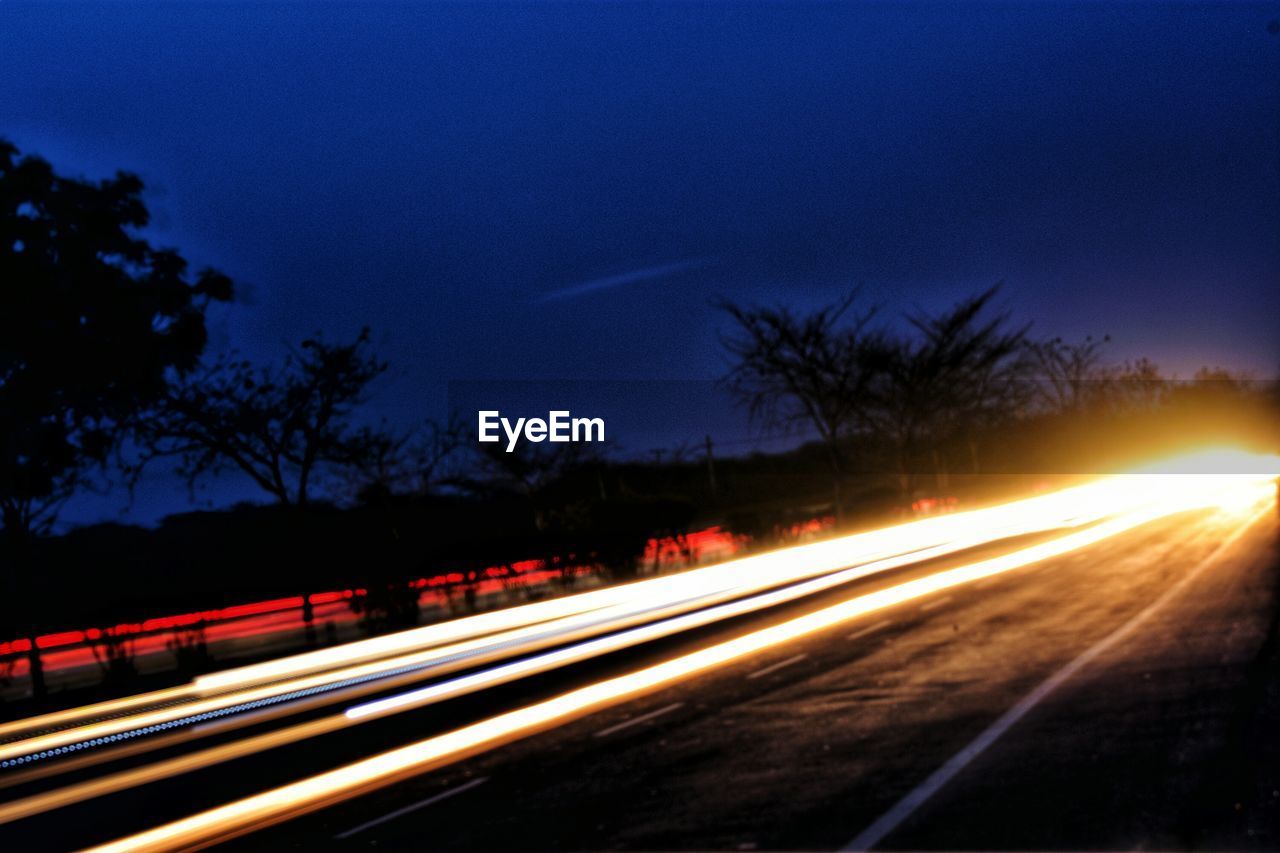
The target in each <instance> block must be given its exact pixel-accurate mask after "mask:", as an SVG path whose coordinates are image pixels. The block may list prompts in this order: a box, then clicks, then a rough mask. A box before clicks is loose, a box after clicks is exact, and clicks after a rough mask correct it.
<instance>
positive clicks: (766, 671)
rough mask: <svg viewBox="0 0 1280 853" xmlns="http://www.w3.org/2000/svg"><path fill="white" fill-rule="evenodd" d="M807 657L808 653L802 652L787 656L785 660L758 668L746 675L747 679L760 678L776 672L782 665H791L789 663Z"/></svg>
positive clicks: (798, 661) (797, 661)
mask: <svg viewBox="0 0 1280 853" xmlns="http://www.w3.org/2000/svg"><path fill="white" fill-rule="evenodd" d="M807 657H808V655H807V654H804V653H803V652H802V653H800V654H798V655H795V656H794V657H789V658H787V659H786V660H780V661H778V662H777V663H775V664H773V665H772V666H766V667H765V668H764V669H758V670H756V671H755V672H753V673H751V674H750V675H748V676H747V678H749V679H750V678H762V677H764V676H766V675H768V674H769V673H771V672H777V671H778V670H780V669H782V668H783V667H784V666H791V664H793V663H800V661H802V660H804V659H805V658H807Z"/></svg>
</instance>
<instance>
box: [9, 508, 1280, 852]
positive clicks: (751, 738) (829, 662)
mask: <svg viewBox="0 0 1280 853" xmlns="http://www.w3.org/2000/svg"><path fill="white" fill-rule="evenodd" d="M1044 539H1045V536H1044V535H1028V536H1020V537H1015V538H1010V539H1004V540H999V541H995V542H989V543H986V544H983V545H981V546H977V547H974V548H971V549H968V550H965V551H963V552H961V553H956V554H949V555H945V556H942V557H938V558H935V559H927V560H923V561H920V562H914V563H905V564H904V565H902V566H901V567H899V568H896V569H894V570H893V571H889V572H884V573H881V574H877V575H873V576H869V577H865V578H861V579H856V580H854V581H852V582H850V583H846V584H841V585H837V586H833V587H832V588H830V589H827V590H823V591H821V592H818V593H816V594H814V595H812V596H807V597H805V598H803V599H800V600H797V601H791V602H784V603H781V604H779V605H777V606H772V607H769V608H765V609H762V610H758V611H752V612H749V613H745V614H744V615H742V616H739V617H736V618H732V619H724V620H721V621H716V622H714V623H710V624H707V625H704V626H701V627H698V628H696V629H693V630H689V631H682V632H680V633H678V634H675V635H673V636H668V637H664V638H660V639H657V640H655V641H653V642H647V643H644V644H642V645H637V646H633V647H628V648H624V649H620V650H618V651H613V652H611V653H609V654H603V655H600V656H597V657H593V658H591V659H589V660H585V661H583V662H580V663H575V664H572V665H569V666H565V667H561V668H558V669H555V670H553V671H549V672H545V673H538V674H536V675H533V676H531V677H529V678H523V679H521V680H519V681H516V682H512V683H509V684H503V685H500V686H496V687H493V688H490V689H487V690H484V691H481V692H477V693H475V694H469V695H465V696H461V697H459V698H456V699H450V700H448V701H446V702H441V703H436V704H432V705H429V706H426V707H423V708H418V709H414V710H410V711H408V712H406V713H401V714H396V715H394V716H391V717H388V718H386V719H380V720H377V721H376V722H374V723H371V724H368V725H360V726H355V727H345V728H341V729H338V730H334V731H326V732H323V733H319V734H317V735H316V736H314V737H309V738H306V739H304V740H301V741H298V742H295V743H289V744H286V745H282V746H280V747H279V748H274V749H269V750H262V751H255V752H252V753H250V754H247V755H245V756H244V757H240V758H236V759H235V760H229V761H225V762H221V763H218V764H216V765H213V766H209V767H203V766H202V767H200V768H198V769H196V770H193V771H192V772H189V773H184V774H182V775H179V776H176V777H173V778H166V779H164V780H161V781H157V782H155V783H152V784H138V785H133V786H130V787H128V788H126V789H124V790H120V791H118V792H114V793H109V794H107V795H104V796H97V797H93V798H86V799H84V800H83V801H82V802H77V803H74V804H70V805H67V806H66V807H64V808H59V809H54V810H51V811H47V812H44V813H41V814H37V815H35V816H32V817H29V818H25V819H22V820H16V821H14V822H11V823H8V824H7V825H4V826H2V827H0V842H4V843H3V845H2V846H4V847H5V849H14V850H44V849H48V850H62V849H71V848H75V847H81V846H84V845H88V844H91V843H96V842H102V841H106V840H109V839H112V838H118V837H120V836H124V835H127V834H129V833H134V832H138V831H140V830H143V829H146V828H148V827H151V826H154V825H156V824H160V823H163V822H165V821H171V820H175V819H178V818H181V817H184V816H186V815H189V814H192V813H194V812H198V811H201V810H204V809H209V808H213V807H215V806H218V805H221V804H223V803H226V802H228V801H231V800H235V799H236V798H240V797H246V796H249V795H251V794H254V793H256V792H259V791H262V790H264V789H268V788H271V787H273V786H277V785H283V784H286V783H288V782H290V781H293V780H295V779H297V778H300V777H305V776H306V775H308V774H317V773H322V772H324V771H326V770H329V769H331V768H333V767H336V766H340V765H342V764H345V763H347V762H353V761H357V760H359V759H361V758H364V757H366V756H368V755H372V754H377V753H379V752H382V751H385V750H389V749H393V748H395V747H397V746H400V745H402V744H405V743H410V742H414V741H417V740H419V739H422V738H427V737H430V736H431V735H434V734H437V733H441V732H448V731H452V730H455V729H457V728H458V727H460V726H463V725H466V724H467V723H468V722H471V721H479V720H485V719H487V718H490V717H492V716H493V715H495V714H499V713H502V712H503V711H506V710H509V709H511V708H514V707H520V706H524V705H527V704H529V703H533V702H537V701H539V700H540V699H544V698H548V697H554V696H558V695H562V694H564V693H565V692H566V691H569V690H573V689H575V688H578V687H581V686H582V685H589V684H594V683H599V682H600V681H601V680H603V679H607V678H610V677H613V676H616V675H619V674H622V673H628V672H633V671H635V670H637V669H638V668H644V667H646V666H651V665H653V664H655V663H658V662H662V661H666V660H670V659H672V658H674V657H679V656H681V655H684V654H688V653H690V652H692V651H696V650H698V649H703V648H706V647H708V646H709V645H713V644H716V643H721V642H724V641H726V640H729V639H731V638H734V637H739V636H742V635H744V634H748V633H751V632H753V631H758V630H761V629H762V628H766V627H768V626H771V625H780V624H784V623H786V622H787V621H788V620H790V619H794V618H796V617H797V616H801V615H803V614H805V613H811V612H813V611H814V610H815V609H819V608H822V607H825V606H828V605H831V604H834V603H838V602H840V601H844V600H848V599H850V598H854V597H857V596H865V595H868V594H871V593H875V592H876V591H877V590H885V589H889V588H891V587H894V586H895V585H900V584H902V583H904V582H906V581H911V580H913V579H917V578H927V577H930V576H934V575H937V574H938V573H940V572H944V571H946V570H948V569H949V568H953V567H956V566H962V565H966V564H970V563H973V562H974V561H975V560H985V559H989V558H992V557H994V556H998V555H1001V554H1007V553H1011V552H1015V551H1018V550H1019V549H1022V548H1026V547H1029V546H1031V545H1034V544H1036V543H1038V542H1041V541H1044ZM1276 544H1277V524H1276V510H1275V507H1274V505H1271V506H1260V507H1259V506H1255V507H1253V508H1252V509H1251V510H1250V511H1249V512H1247V513H1245V512H1236V513H1233V514H1223V513H1221V512H1216V511H1208V510H1195V511H1191V512H1183V513H1178V514H1175V515H1172V516H1169V517H1165V518H1162V519H1160V520H1157V521H1154V522H1150V523H1147V524H1144V525H1141V526H1138V527H1136V528H1134V529H1132V530H1129V531H1128V532H1124V533H1121V534H1119V535H1116V536H1113V537H1110V538H1107V539H1105V540H1103V541H1101V542H1098V543H1096V544H1092V545H1089V546H1088V547H1084V548H1081V549H1078V550H1075V551H1072V552H1070V553H1067V554H1064V555H1062V556H1058V557H1054V558H1052V559H1045V560H1039V561H1036V562H1034V563H1031V564H1030V565H1026V566H1023V567H1020V568H1017V569H1016V570H1013V571H1008V572H1007V573H1004V574H1000V575H998V576H994V577H991V578H987V579H983V580H976V581H973V582H969V583H964V584H960V585H957V586H954V587H952V588H949V589H944V590H941V591H939V592H936V593H934V594H929V595H922V596H920V597H918V598H912V599H911V600H909V601H905V602H904V603H901V604H898V605H895V606H889V607H885V608H880V609H877V610H876V611H875V612H872V613H868V614H866V615H864V616H860V617H858V618H854V619H851V620H849V621H847V622H842V623H840V624H836V625H833V626H831V627H829V628H827V629H825V630H821V631H817V632H814V633H811V634H809V635H806V636H803V637H800V638H798V639H795V640H791V641H788V642H785V643H779V644H776V645H771V646H769V647H767V648H765V649H763V650H761V651H760V652H758V653H755V654H750V655H746V656H743V657H739V658H737V659H734V660H731V661H728V662H726V663H724V664H723V665H721V666H716V667H713V668H710V669H708V670H707V671H705V672H701V673H699V674H696V675H694V676H692V677H689V678H685V679H682V680H679V681H676V682H675V683H673V684H670V685H666V686H660V687H658V688H657V689H655V690H652V691H649V692H644V693H643V694H642V695H639V696H637V697H636V698H633V699H630V700H628V701H624V702H621V703H617V704H612V705H609V706H607V707H603V708H601V709H599V710H594V711H592V712H589V713H583V714H578V715H575V716H573V717H572V718H570V719H567V720H566V721H564V722H560V723H558V724H556V725H547V726H541V727H540V730H539V731H536V732H534V733H529V734H527V735H524V736H522V737H520V738H518V739H511V740H509V741H508V742H503V743H501V744H499V745H496V746H494V747H492V748H486V749H483V750H473V752H474V753H475V754H472V755H470V757H465V758H462V759H460V760H451V761H449V762H443V763H441V764H440V766H438V767H435V768H434V769H429V770H427V771H426V772H415V773H410V774H405V776H406V778H402V779H400V780H399V781H396V782H395V784H390V785H385V786H383V787H380V788H378V789H377V790H374V791H372V792H370V793H367V794H364V795H363V796H356V797H345V798H335V799H337V802H334V803H331V804H328V805H327V807H325V808H318V809H313V810H311V811H309V812H307V813H305V814H302V815H300V816H295V817H293V819H291V820H285V821H282V822H277V823H274V824H273V825H270V826H265V825H257V826H255V827H254V829H255V830H256V831H254V832H252V833H250V834H246V835H242V836H240V837H238V838H235V839H234V840H232V841H230V842H229V846H230V847H231V848H233V849H234V848H236V847H239V848H241V849H251V850H280V849H306V850H310V849H317V848H333V849H357V848H369V849H381V850H388V849H389V850H400V849H406V850H418V849H433V850H495V849H502V850H511V849H517V850H581V849H588V850H595V849H641V850H655V849H656V850H703V849H713V850H750V849H824V850H827V849H841V848H849V847H852V848H871V847H875V848H880V849H1073V850H1074V849H1122V848H1123V849H1170V848H1177V849H1184V848H1198V849H1276V848H1278V847H1280V754H1277V753H1280V737H1277V736H1276V735H1275V734H1274V732H1275V730H1276V726H1277V725H1280V651H1278V649H1277V640H1276V637H1275V630H1276V628H1275V626H1276V615H1277V614H1276V607H1277V583H1278V582H1280V574H1278V572H1277V555H1276ZM386 695H396V692H395V691H392V690H388V691H387V693H386ZM324 713H325V711H324V710H323V709H316V710H314V711H310V712H307V713H303V714H300V715H294V716H291V717H290V719H289V720H288V723H289V724H291V725H293V724H297V723H299V722H300V721H301V722H306V721H308V720H322V719H324ZM278 725H281V723H280V722H279V721H277V720H275V719H274V718H273V719H270V720H266V721H265V722H264V723H263V724H262V726H261V728H260V729H255V728H248V729H247V730H246V729H240V730H237V731H235V732H228V733H225V734H219V735H215V736H213V737H212V738H210V743H211V744H218V743H236V742H238V741H239V740H240V739H243V738H245V737H247V736H250V735H252V734H254V733H255V732H258V731H264V732H270V731H274V730H275V729H274V728H273V727H276V726H278ZM208 745H209V744H204V743H202V744H201V746H202V747H203V746H208ZM191 748H192V747H191V746H190V745H187V744H175V745H173V746H165V747H162V748H159V749H158V750H156V751H153V752H146V753H143V752H139V753H138V754H137V755H133V756H128V755H125V756H122V757H121V758H120V759H119V760H117V761H115V762H114V763H113V764H112V765H111V769H112V770H117V769H119V768H124V769H125V770H126V771H127V770H129V769H130V768H136V767H146V766H147V765H148V763H149V762H154V761H157V760H160V759H163V758H166V757H177V758H181V756H182V755H184V754H185V752H186V750H189V749H191ZM102 772H104V771H103V769H102V768H99V767H96V766H92V767H87V768H85V769H83V770H76V771H72V772H68V773H63V774H60V775H58V776H57V777H56V779H55V778H54V777H50V779H47V780H41V779H35V780H34V781H28V782H24V784H23V785H19V786H16V787H14V788H12V789H11V791H12V793H10V794H9V795H10V796H18V795H21V796H30V795H31V794H32V793H33V792H35V793H37V794H38V793H41V792H45V791H56V790H58V789H59V788H60V787H61V786H66V785H70V784H75V783H90V782H92V781H93V780H94V779H95V778H100V774H101V773H102ZM6 793H7V792H6V791H3V790H0V797H4V796H5V794H6ZM264 823H265V822H264ZM10 845H12V846H10Z"/></svg>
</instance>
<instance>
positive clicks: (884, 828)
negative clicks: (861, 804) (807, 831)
mask: <svg viewBox="0 0 1280 853" xmlns="http://www.w3.org/2000/svg"><path fill="white" fill-rule="evenodd" d="M1271 512H1272V509H1271V506H1270V505H1268V506H1267V508H1266V509H1263V510H1261V511H1260V512H1258V513H1257V514H1255V515H1253V516H1252V517H1251V518H1249V519H1248V520H1247V521H1245V522H1244V523H1243V524H1241V525H1240V527H1239V528H1237V529H1236V530H1235V532H1233V533H1232V534H1231V535H1230V536H1228V537H1227V538H1226V539H1224V540H1223V541H1222V544H1221V545H1219V546H1218V547H1217V548H1215V549H1214V550H1213V552H1212V553H1211V554H1209V556H1207V557H1205V558H1204V559H1203V560H1201V561H1200V562H1199V563H1197V564H1196V565H1195V566H1194V567H1193V568H1192V569H1191V571H1189V572H1188V573H1187V574H1186V575H1184V576H1183V577H1182V579H1181V580H1179V581H1178V582H1177V583H1175V584H1174V585H1173V586H1171V587H1169V588H1168V589H1167V590H1165V591H1164V593H1163V594H1162V595H1161V596H1160V597H1159V598H1157V599H1156V600H1155V601H1153V602H1151V603H1150V604H1148V605H1147V606H1146V607H1145V608H1143V609H1142V610H1141V611H1140V612H1139V613H1138V614H1137V615H1135V616H1133V617H1132V618H1130V619H1129V621H1128V622H1125V623H1124V624H1123V625H1121V626H1120V627H1119V628H1117V629H1116V630H1114V631H1112V632H1111V633H1110V634H1108V635H1107V636H1105V637H1103V638H1102V639H1101V640H1099V641H1098V642H1097V643H1096V644H1094V645H1093V646H1091V647H1090V648H1089V649H1087V650H1085V651H1084V653H1082V654H1081V655H1080V656H1079V657H1077V658H1076V659H1075V660H1073V661H1071V662H1070V663H1068V664H1067V665H1066V666H1064V667H1063V668H1062V669H1060V670H1058V671H1057V672H1055V673H1054V674H1053V675H1051V676H1049V677H1048V678H1047V679H1045V680H1044V681H1043V682H1041V684H1040V685H1039V686H1038V687H1036V688H1035V689H1034V690H1032V691H1031V692H1030V693H1028V694H1027V695H1026V696H1024V697H1022V699H1021V700H1020V701H1019V702H1018V704H1016V705H1014V706H1013V707H1012V708H1010V709H1009V710H1008V711H1005V712H1004V714H1003V715H1001V716H1000V718H999V719H998V720H996V721H995V722H994V723H992V724H991V725H990V726H988V727H987V728H986V729H984V730H983V732H982V733H981V734H979V735H978V736H977V737H976V738H974V739H973V740H971V741H970V742H969V743H968V744H967V745H966V746H965V747H964V748H963V749H961V750H960V751H959V752H957V753H956V754H955V755H953V756H951V758H949V759H947V763H946V764H943V765H942V766H941V767H939V768H938V769H937V770H935V771H933V773H932V774H930V776H929V778H927V779H925V780H924V781H923V782H921V783H920V784H919V785H918V786H916V787H915V788H914V789H913V790H912V791H911V792H910V793H908V794H907V795H906V796H905V797H903V798H902V799H901V800H898V802H897V803H895V804H894V805H893V807H892V808H891V809H889V810H888V811H887V812H885V813H884V814H882V815H880V817H878V818H877V819H876V821H875V822H874V823H872V824H871V825H870V826H868V827H867V828H866V829H864V830H862V832H860V833H858V836H857V837H856V838H854V839H853V840H852V841H850V842H849V843H848V844H846V845H845V846H844V847H843V848H841V849H843V850H871V849H873V848H874V847H875V846H876V845H877V844H879V843H880V842H881V841H883V840H884V838H885V836H887V835H888V834H889V833H891V832H893V831H894V830H895V829H897V828H898V827H899V826H900V825H901V824H902V822H903V821H905V820H906V819H907V818H909V817H911V815H912V814H913V813H914V812H915V811H916V809H918V808H920V807H921V806H922V805H924V804H925V802H927V801H928V799H929V798H930V797H932V796H933V795H934V794H936V793H938V791H939V790H941V789H942V787H943V786H944V785H946V784H947V783H948V782H950V781H951V780H952V779H954V778H955V777H956V776H957V775H958V774H959V773H960V771H962V770H964V768H965V767H966V766H967V765H968V764H969V763H970V762H971V761H973V760H974V759H975V758H977V757H978V756H979V755H981V754H982V753H983V752H985V751H986V749H987V748H988V747H989V746H991V745H992V744H993V743H995V742H996V741H997V740H999V739H1000V738H1001V737H1002V736H1003V735H1004V733H1005V732H1007V731H1009V729H1011V728H1012V727H1013V726H1014V724H1015V723H1017V722H1018V721H1019V720H1021V719H1022V718H1023V717H1025V716H1026V715H1027V713H1028V712H1030V711H1031V709H1032V708H1034V707H1036V706H1037V705H1039V704H1040V703H1041V702H1043V701H1044V699H1045V698H1046V697H1047V696H1049V694H1051V693H1053V691H1055V690H1057V689H1058V688H1059V687H1061V686H1062V685H1063V684H1064V683H1065V682H1066V681H1068V680H1069V679H1070V678H1071V677H1072V676H1074V675H1075V674H1076V673H1078V672H1079V671H1080V670H1082V669H1084V668H1085V667H1086V666H1088V665H1089V664H1090V663H1092V662H1093V661H1094V660H1095V659H1096V658H1097V657H1098V656H1099V655H1101V654H1103V653H1104V652H1106V651H1108V650H1110V649H1111V648H1113V647H1114V646H1116V645H1119V644H1120V643H1121V642H1123V641H1124V640H1126V639H1128V638H1129V636H1130V635H1131V634H1133V633H1134V631H1136V630H1137V629H1138V628H1139V627H1140V626H1141V625H1142V623H1144V622H1146V621H1147V620H1148V619H1150V618H1151V616H1152V615H1153V614H1154V613H1155V612H1156V611H1157V610H1159V609H1160V608H1161V607H1164V606H1165V605H1166V604H1168V603H1169V602H1170V601H1171V600H1173V598H1174V597H1175V596H1177V595H1178V594H1179V593H1181V592H1182V591H1183V590H1184V589H1186V588H1187V586H1189V585H1190V584H1191V583H1192V581H1194V580H1195V579H1196V578H1197V577H1199V576H1200V574H1201V573H1203V572H1204V570H1205V569H1207V568H1208V567H1209V566H1210V565H1211V564H1212V563H1213V561H1214V560H1216V559H1218V558H1219V557H1221V556H1222V554H1223V553H1224V552H1226V550H1227V549H1228V548H1230V547H1231V546H1233V545H1235V543H1236V542H1238V541H1239V540H1240V537H1242V536H1244V534H1245V532H1246V531H1248V530H1249V528H1250V527H1252V526H1253V525H1254V524H1255V523H1256V522H1257V521H1258V519H1259V518H1262V517H1263V516H1265V515H1268V514H1270V513H1271Z"/></svg>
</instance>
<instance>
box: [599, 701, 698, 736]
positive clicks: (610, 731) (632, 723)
mask: <svg viewBox="0 0 1280 853" xmlns="http://www.w3.org/2000/svg"><path fill="white" fill-rule="evenodd" d="M683 705H684V703H683V702H672V703H671V704H670V705H668V706H666V707H665V708H659V709H658V710H656V711H650V712H649V713H647V714H641V715H640V716H638V717H636V718H635V719H634V720H627V721H626V722H625V723H618V724H617V725H616V726H609V728H607V729H601V730H600V731H598V732H596V735H595V736H596V737H608V736H609V735H611V734H613V733H614V732H620V731H622V730H623V729H628V728H631V727H632V726H637V725H639V724H640V723H644V722H648V721H649V720H652V719H653V718H654V717H661V716H662V715H663V714H670V713H671V712H672V711H674V710H675V709H676V708H679V707H682V706H683Z"/></svg>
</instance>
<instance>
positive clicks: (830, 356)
mask: <svg viewBox="0 0 1280 853" xmlns="http://www.w3.org/2000/svg"><path fill="white" fill-rule="evenodd" d="M858 296H859V294H858V292H857V291H854V292H852V293H850V294H848V295H847V296H845V297H844V298H843V299H841V300H840V301H838V302H835V303H833V304H831V305H828V306H825V307H823V308H820V309H818V310H817V311H814V312H812V313H810V314H807V315H802V316H800V315H796V314H794V313H792V312H791V311H790V310H789V309H787V308H784V307H776V308H763V307H743V306H740V305H735V304H733V303H731V302H723V303H721V305H720V307H721V309H722V310H724V311H725V312H727V313H728V314H729V316H730V317H732V318H733V320H734V322H735V324H736V329H735V332H734V334H732V335H731V336H729V337H727V338H725V340H724V345H725V347H726V349H728V351H729V353H730V355H731V356H733V358H734V364H733V367H732V369H731V370H730V372H729V375H728V376H727V377H726V378H725V380H724V381H725V384H726V385H727V387H728V388H729V389H730V391H732V392H733V394H734V395H735V396H737V397H738V399H739V400H741V401H742V402H743V403H744V404H745V405H746V406H747V408H748V411H749V412H750V414H751V417H752V418H753V419H756V420H759V421H762V422H764V423H766V424H770V425H773V426H779V427H783V428H790V427H794V426H797V425H807V426H809V427H812V428H813V429H814V430H815V431H816V432H817V434H818V437H819V438H820V439H821V440H822V443H823V446H824V447H825V448H826V452H827V460H828V464H829V466H830V469H831V479H832V498H833V503H834V505H835V512H836V515H837V516H839V515H840V514H841V513H842V511H843V502H844V501H843V496H842V484H843V479H844V476H845V464H846V460H845V445H846V442H847V441H848V439H849V438H850V436H852V435H853V434H854V433H855V432H856V431H857V430H858V429H859V428H860V427H862V426H863V425H864V424H865V423H866V420H867V417H868V406H869V404H870V402H871V396H870V392H871V389H872V387H873V384H874V381H875V378H876V371H875V369H874V368H873V366H872V365H873V362H872V360H869V359H868V357H867V356H868V351H869V349H871V348H874V349H875V351H877V352H879V351H880V350H881V345H880V343H879V337H880V336H879V335H878V333H875V332H873V331H872V330H871V321H872V320H873V318H874V317H875V314H876V310H875V309H874V308H872V309H868V310H864V311H860V312H853V311H852V309H853V306H854V304H855V303H856V302H857V300H858Z"/></svg>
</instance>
